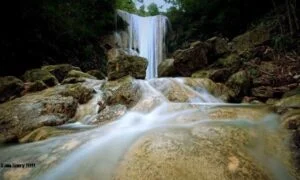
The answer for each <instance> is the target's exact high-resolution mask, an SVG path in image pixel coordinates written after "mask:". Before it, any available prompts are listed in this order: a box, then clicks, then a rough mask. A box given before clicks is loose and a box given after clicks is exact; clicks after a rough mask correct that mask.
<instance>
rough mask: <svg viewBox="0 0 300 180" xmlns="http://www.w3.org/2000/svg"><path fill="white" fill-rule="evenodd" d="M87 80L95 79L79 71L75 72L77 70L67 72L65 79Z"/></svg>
mask: <svg viewBox="0 0 300 180" xmlns="http://www.w3.org/2000/svg"><path fill="white" fill-rule="evenodd" d="M72 77H74V78H87V79H97V78H96V77H94V76H92V75H90V74H88V73H84V72H81V71H77V70H71V71H70V72H68V74H67V76H66V78H72Z"/></svg>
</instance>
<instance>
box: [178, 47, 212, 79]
mask: <svg viewBox="0 0 300 180" xmlns="http://www.w3.org/2000/svg"><path fill="white" fill-rule="evenodd" d="M210 49H211V47H210V45H209V44H208V43H203V42H200V41H197V42H195V43H193V44H192V45H191V47H190V48H188V49H184V50H177V51H175V52H174V54H173V58H174V67H175V68H176V70H177V71H178V72H179V73H180V74H181V75H182V76H185V77H189V76H191V75H192V73H193V72H195V71H196V70H199V69H201V68H203V67H205V66H206V65H208V64H209V59H208V53H209V51H210Z"/></svg>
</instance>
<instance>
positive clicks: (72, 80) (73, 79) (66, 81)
mask: <svg viewBox="0 0 300 180" xmlns="http://www.w3.org/2000/svg"><path fill="white" fill-rule="evenodd" d="M82 82H85V78H82V77H79V78H76V77H70V78H66V79H64V80H63V81H62V82H61V84H76V83H82Z"/></svg>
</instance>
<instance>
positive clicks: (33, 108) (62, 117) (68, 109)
mask: <svg viewBox="0 0 300 180" xmlns="http://www.w3.org/2000/svg"><path fill="white" fill-rule="evenodd" d="M56 87H58V86H56ZM77 107H78V102H77V100H76V99H74V98H73V97H63V96H61V95H59V94H58V90H57V89H54V88H51V89H46V90H45V91H40V92H36V93H31V94H26V95H25V96H22V97H20V98H17V99H14V100H12V101H8V102H5V103H3V104H0V124H1V131H0V142H10V141H15V140H18V139H21V138H23V137H24V136H25V135H27V134H28V133H30V132H32V131H33V130H35V129H37V128H40V127H42V126H58V125H62V124H64V123H65V122H67V121H68V120H69V119H70V118H72V117H73V116H74V115H75V113H76V110H77Z"/></svg>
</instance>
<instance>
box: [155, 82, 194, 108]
mask: <svg viewBox="0 0 300 180" xmlns="http://www.w3.org/2000/svg"><path fill="white" fill-rule="evenodd" d="M150 84H151V86H153V87H154V88H155V89H156V90H158V91H159V92H161V93H162V95H164V97H165V98H166V99H167V100H169V101H171V102H189V101H190V99H193V98H194V97H196V96H197V95H196V92H193V91H191V90H189V89H187V88H186V87H185V86H184V84H183V83H182V82H180V81H179V82H178V81H176V79H171V78H161V79H153V80H151V81H150Z"/></svg>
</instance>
